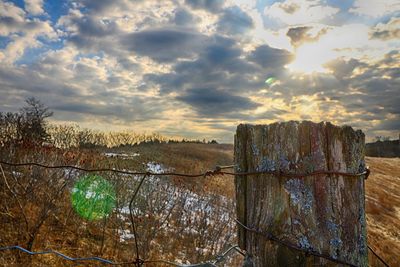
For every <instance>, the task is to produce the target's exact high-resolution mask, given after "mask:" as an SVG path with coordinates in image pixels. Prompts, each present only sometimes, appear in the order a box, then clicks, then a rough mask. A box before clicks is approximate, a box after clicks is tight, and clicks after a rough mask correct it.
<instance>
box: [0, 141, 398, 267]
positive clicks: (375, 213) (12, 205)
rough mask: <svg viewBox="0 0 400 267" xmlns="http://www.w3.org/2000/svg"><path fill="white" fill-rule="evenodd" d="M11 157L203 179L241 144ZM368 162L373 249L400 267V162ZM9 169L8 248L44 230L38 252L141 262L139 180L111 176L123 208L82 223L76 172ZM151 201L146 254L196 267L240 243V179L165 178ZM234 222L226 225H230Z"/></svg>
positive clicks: (144, 227)
mask: <svg viewBox="0 0 400 267" xmlns="http://www.w3.org/2000/svg"><path fill="white" fill-rule="evenodd" d="M1 156H2V159H4V160H8V161H16V159H17V160H19V161H21V162H26V161H36V162H42V163H46V164H49V165H55V164H71V165H80V166H84V167H87V168H99V167H112V168H117V169H127V170H137V171H140V170H142V171H143V170H149V171H155V172H157V171H163V170H164V171H165V170H167V169H168V170H174V171H176V172H181V173H202V172H205V171H207V170H212V169H214V168H215V166H216V165H230V164H232V162H233V146H232V145H220V144H193V143H178V144H177V143H173V144H147V145H146V144H143V145H139V146H135V147H133V148H132V147H129V148H126V149H124V148H119V149H108V150H104V149H103V150H82V151H76V150H69V151H65V150H54V149H37V150H35V151H10V152H8V151H7V152H6V151H2V155H1ZM366 161H367V164H368V165H369V166H370V168H371V175H370V176H369V178H368V180H367V181H366V211H367V223H368V242H369V245H370V246H371V247H372V248H373V249H374V250H375V251H376V252H377V253H378V254H379V255H381V256H382V257H383V258H384V259H385V260H386V261H387V262H388V263H389V264H390V266H399V257H398V255H400V234H399V233H400V159H398V158H391V159H388V158H370V157H367V158H366ZM3 167H4V169H5V172H4V175H3V178H2V181H1V182H2V184H1V185H2V191H1V192H0V194H1V196H0V197H1V202H2V208H1V214H0V224H1V225H2V227H1V228H0V246H5V245H16V244H18V245H21V246H24V247H26V245H27V244H28V243H29V237H30V236H32V233H34V234H35V239H34V242H32V249H33V250H45V249H56V250H58V251H61V252H63V253H65V254H67V255H70V256H74V257H78V256H89V255H95V256H100V257H104V258H108V259H112V260H114V261H125V260H130V259H132V257H133V256H132V255H133V251H134V250H133V241H132V233H131V232H130V227H129V224H130V223H129V220H128V217H127V214H126V209H127V201H129V195H130V194H131V193H132V191H131V190H132V187H131V186H135V185H136V184H137V178H134V179H133V180H132V179H131V177H126V176H123V175H122V176H121V175H109V176H106V177H107V179H108V180H110V181H111V182H112V183H113V184H114V185H115V187H116V190H117V193H118V196H119V197H118V204H117V207H116V209H115V212H113V214H112V215H110V217H109V218H108V219H107V220H100V221H98V222H90V221H85V220H84V219H82V218H80V217H79V216H78V215H77V214H75V213H74V212H73V210H72V208H71V203H70V192H71V186H72V181H73V179H75V176H74V175H75V174H74V175H72V174H71V173H68V177H67V178H68V179H70V180H71V181H70V180H68V179H65V176H66V175H65V172H62V173H60V172H59V171H58V172H57V171H50V170H41V169H39V168H23V169H18V170H17V169H10V168H5V166H3ZM57 175H58V176H57ZM59 175H61V176H62V177H63V179H64V180H65V184H66V187H65V188H66V189H65V190H64V189H63V190H64V191H60V192H61V193H60V194H58V195H54V194H52V193H51V192H52V191H57V190H58V188H59V187H57V183H59V181H60V180H59V178H57V177H60V176H59ZM76 176H77V177H78V176H79V174H76ZM32 177H34V178H32ZM51 177H53V178H51ZM32 179H34V180H32ZM163 179H164V178H163ZM165 179H166V178H165ZM165 179H164V181H165ZM64 180H63V181H64ZM4 181H6V182H7V184H4ZM14 182H15V183H14ZM13 183H14V184H13ZM152 183H153V184H152ZM35 184H36V186H35ZM7 186H10V187H12V188H11V191H10V190H9V192H8V191H7ZM141 194H142V195H140V198H139V200H138V202H135V205H137V207H138V208H137V210H135V216H136V219H137V224H138V229H139V230H140V233H141V235H142V236H145V237H146V238H147V239H146V240H147V241H148V242H144V241H142V242H141V243H140V245H141V247H143V250H142V255H146V257H150V258H164V259H167V260H171V261H177V262H179V261H180V262H182V263H195V262H201V261H205V260H207V259H210V258H212V257H213V256H215V255H216V254H218V253H219V252H220V251H221V250H222V249H223V248H225V247H226V246H227V245H228V243H230V244H232V243H235V242H236V239H235V233H236V230H235V225H234V223H233V224H231V223H229V221H232V220H233V219H234V217H235V209H234V195H235V193H234V179H233V177H230V176H223V177H222V176H216V177H206V178H196V179H191V178H178V177H170V178H168V179H167V183H165V182H163V180H157V179H155V180H151V181H149V183H148V184H145V188H144V190H143V192H142V193H141ZM18 198H19V199H18ZM49 199H51V201H50V204H51V205H50V208H48V206H49ZM149 199H155V201H154V202H152V201H150V200H149ZM21 206H22V209H21ZM168 207H170V209H169V208H168ZM168 209H169V210H168ZM44 215H46V216H44ZM43 216H44V217H43ZM210 218H211V219H210ZM218 218H219V219H218ZM42 219H43V220H42ZM225 219H227V221H226V225H224V224H223V223H221V222H222V221H223V220H225ZM41 220H42V221H43V222H42V221H41ZM35 227H37V229H36V228H35ZM157 228H159V229H162V230H160V231H158V230H157ZM35 231H36V232H35ZM27 232H29V233H30V234H27ZM370 263H371V266H381V265H379V263H378V262H377V261H375V259H374V258H373V257H371V260H370ZM240 264H241V257H240V256H236V257H233V258H232V260H230V261H228V262H226V263H225V265H223V264H222V265H221V266H240ZM0 265H1V266H29V265H31V266H71V264H70V263H69V262H67V261H65V260H62V259H59V258H57V257H55V256H34V257H30V256H27V255H25V254H22V253H17V252H2V253H1V254H0ZM90 266H97V265H96V264H95V265H90ZM155 266H160V265H155Z"/></svg>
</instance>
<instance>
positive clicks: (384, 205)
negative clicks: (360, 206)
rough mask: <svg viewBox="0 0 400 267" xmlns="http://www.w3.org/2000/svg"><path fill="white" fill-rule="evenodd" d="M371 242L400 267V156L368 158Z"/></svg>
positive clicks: (382, 255)
mask: <svg viewBox="0 0 400 267" xmlns="http://www.w3.org/2000/svg"><path fill="white" fill-rule="evenodd" d="M366 162H367V164H368V165H369V166H370V169H371V175H370V176H369V178H368V180H367V181H366V184H365V188H366V210H367V224H368V243H369V245H370V246H371V247H372V248H373V249H374V250H375V251H376V252H377V253H378V254H379V255H380V256H381V257H382V258H384V260H385V261H387V262H388V263H389V265H390V266H400V256H399V255H400V158H372V157H367V158H366Z"/></svg>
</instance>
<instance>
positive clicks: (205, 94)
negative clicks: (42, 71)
mask: <svg viewBox="0 0 400 267" xmlns="http://www.w3.org/2000/svg"><path fill="white" fill-rule="evenodd" d="M177 99H178V100H181V101H183V102H185V103H187V104H189V105H191V106H192V107H193V108H194V109H195V110H196V111H197V112H198V113H199V114H200V115H204V116H206V117H214V116H217V117H221V116H223V115H225V114H227V113H231V112H240V111H243V110H247V109H254V108H256V107H257V106H259V105H258V104H257V103H254V102H252V101H251V100H249V99H248V98H245V97H241V96H236V95H231V94H229V92H222V91H219V90H216V89H213V88H193V89H190V90H187V91H186V93H184V94H183V95H182V96H179V97H177Z"/></svg>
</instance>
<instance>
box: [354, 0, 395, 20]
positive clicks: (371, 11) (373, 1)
mask: <svg viewBox="0 0 400 267" xmlns="http://www.w3.org/2000/svg"><path fill="white" fill-rule="evenodd" d="M399 9H400V2H399V1H398V0H385V1H381V0H368V1H365V0H355V1H354V4H353V7H352V8H351V9H350V12H353V13H356V14H359V15H366V16H370V17H380V16H383V15H386V14H389V13H393V12H396V11H399Z"/></svg>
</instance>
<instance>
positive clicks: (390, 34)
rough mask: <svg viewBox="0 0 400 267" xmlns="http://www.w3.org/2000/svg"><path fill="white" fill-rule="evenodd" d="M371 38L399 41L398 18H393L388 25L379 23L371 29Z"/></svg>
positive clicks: (399, 25)
mask: <svg viewBox="0 0 400 267" xmlns="http://www.w3.org/2000/svg"><path fill="white" fill-rule="evenodd" d="M371 38H374V39H382V40H390V39H400V18H399V17H395V18H392V19H390V21H389V22H388V23H386V24H385V23H379V24H378V25H376V27H374V28H373V30H372V32H371Z"/></svg>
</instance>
